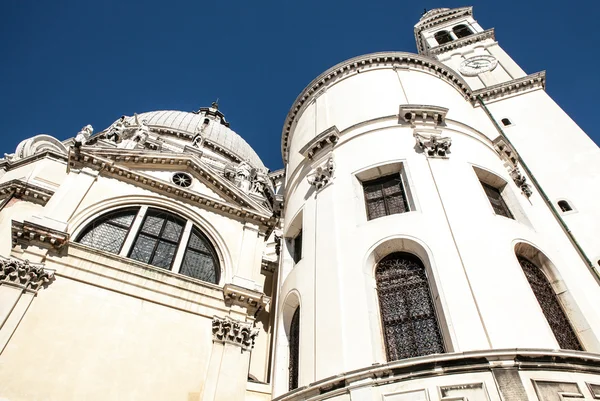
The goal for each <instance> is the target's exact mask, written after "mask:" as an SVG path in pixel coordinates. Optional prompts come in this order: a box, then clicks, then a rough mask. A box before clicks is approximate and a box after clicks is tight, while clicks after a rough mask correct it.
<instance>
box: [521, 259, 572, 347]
mask: <svg viewBox="0 0 600 401" xmlns="http://www.w3.org/2000/svg"><path fill="white" fill-rule="evenodd" d="M518 260H519V263H520V264H521V267H522V268H523V272H524V273H525V277H527V281H528V282H529V285H530V286H531V289H532V290H533V293H534V295H535V297H536V299H537V301H538V303H539V304H540V307H541V308H542V312H543V313H544V316H545V317H546V320H547V321H548V324H549V325H550V328H551V329H552V332H553V333H554V337H556V341H557V342H558V345H559V346H560V348H562V349H572V350H577V351H583V347H582V346H581V343H580V342H579V339H578V338H577V335H576V334H575V331H574V330H573V327H571V323H570V322H569V319H568V318H567V316H566V315H565V312H564V310H563V308H562V307H561V305H560V302H559V301H558V298H557V297H556V294H555V293H554V289H552V286H551V285H550V282H549V281H548V279H547V278H546V275H545V274H544V272H542V270H541V269H540V268H539V267H537V266H536V265H535V264H534V263H532V262H531V261H529V260H528V259H525V258H524V257H522V256H519V257H518Z"/></svg>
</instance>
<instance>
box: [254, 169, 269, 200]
mask: <svg viewBox="0 0 600 401" xmlns="http://www.w3.org/2000/svg"><path fill="white" fill-rule="evenodd" d="M266 185H267V175H266V174H264V173H263V172H258V173H256V175H255V177H254V179H253V180H252V187H251V188H250V192H252V193H255V194H258V195H262V194H263V192H264V191H265V187H266Z"/></svg>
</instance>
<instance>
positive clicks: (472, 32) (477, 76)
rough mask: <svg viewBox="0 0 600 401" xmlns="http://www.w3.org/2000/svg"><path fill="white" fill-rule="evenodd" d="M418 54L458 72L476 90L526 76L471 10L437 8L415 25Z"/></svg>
mask: <svg viewBox="0 0 600 401" xmlns="http://www.w3.org/2000/svg"><path fill="white" fill-rule="evenodd" d="M415 39H416V41H417V49H418V52H419V54H421V55H424V56H429V57H431V58H434V59H436V60H438V61H441V62H442V63H444V64H446V65H447V66H448V67H450V68H452V69H453V70H454V71H456V72H457V73H459V74H460V75H461V76H462V77H463V78H464V79H465V81H467V83H468V84H469V86H470V87H471V88H473V89H474V90H478V89H484V88H489V87H492V86H495V85H499V84H503V83H507V82H510V81H513V80H519V79H521V78H524V77H526V76H527V74H525V71H523V70H522V69H521V67H519V66H518V65H517V63H515V62H514V60H513V59H512V58H510V56H508V54H506V52H505V51H504V50H502V48H501V47H500V46H499V45H498V42H496V37H495V33H494V29H493V28H491V29H485V30H484V29H483V28H482V27H481V26H480V25H479V24H478V23H477V21H476V20H475V19H474V18H473V9H472V7H462V8H454V9H449V8H436V9H433V10H430V11H427V12H426V13H425V14H423V16H422V17H421V19H420V20H419V22H418V23H417V24H416V25H415Z"/></svg>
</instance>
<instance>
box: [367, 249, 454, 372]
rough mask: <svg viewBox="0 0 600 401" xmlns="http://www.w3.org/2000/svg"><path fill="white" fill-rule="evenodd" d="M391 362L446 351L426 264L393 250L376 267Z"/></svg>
mask: <svg viewBox="0 0 600 401" xmlns="http://www.w3.org/2000/svg"><path fill="white" fill-rule="evenodd" d="M375 278H376V280H377V295H378V297H379V307H380V310H381V320H382V323H383V334H384V340H385V346H386V352H387V358H388V362H391V361H395V360H398V359H404V358H413V357H417V356H422V355H429V354H437V353H443V352H444V344H443V341H442V335H441V333H440V328H439V324H438V321H437V316H436V313H435V308H434V304H433V300H432V297H431V290H430V287H429V282H428V280H427V275H426V274H425V266H423V263H421V261H420V260H419V259H418V258H417V257H416V256H414V255H412V254H409V253H405V252H396V253H392V254H390V255H388V256H386V257H385V258H383V259H382V260H381V262H379V264H378V265H377V269H376V270H375Z"/></svg>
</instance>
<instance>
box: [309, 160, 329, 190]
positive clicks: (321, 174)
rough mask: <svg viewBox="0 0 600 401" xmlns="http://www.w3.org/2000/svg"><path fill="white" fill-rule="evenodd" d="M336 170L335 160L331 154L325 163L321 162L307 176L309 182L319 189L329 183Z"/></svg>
mask: <svg viewBox="0 0 600 401" xmlns="http://www.w3.org/2000/svg"><path fill="white" fill-rule="evenodd" d="M334 172H335V162H334V160H333V155H330V156H329V158H327V160H326V161H325V163H323V164H321V165H320V166H318V167H317V168H315V169H314V170H313V172H312V173H310V174H309V175H308V177H307V180H308V183H309V184H310V185H313V186H314V187H315V188H316V189H317V190H319V189H321V188H323V187H324V186H325V185H327V184H329V182H330V181H331V179H332V178H333V173H334Z"/></svg>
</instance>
